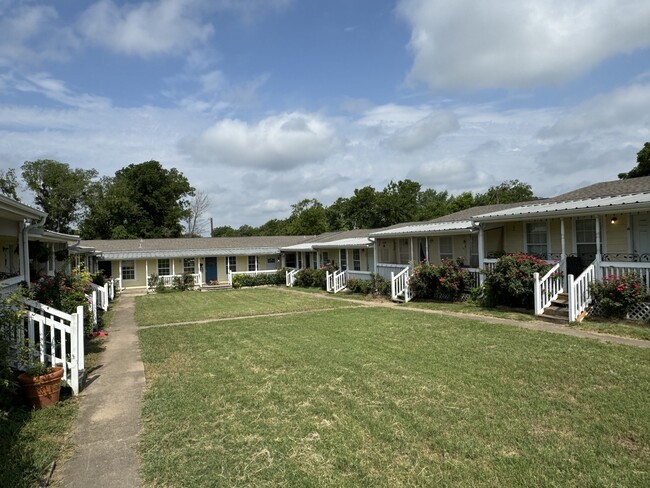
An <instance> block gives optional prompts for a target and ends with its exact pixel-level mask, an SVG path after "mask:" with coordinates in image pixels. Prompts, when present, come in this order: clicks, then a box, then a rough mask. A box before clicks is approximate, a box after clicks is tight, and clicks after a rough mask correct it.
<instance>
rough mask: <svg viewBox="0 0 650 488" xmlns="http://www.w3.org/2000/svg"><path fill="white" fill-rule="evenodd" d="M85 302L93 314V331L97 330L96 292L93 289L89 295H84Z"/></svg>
mask: <svg viewBox="0 0 650 488" xmlns="http://www.w3.org/2000/svg"><path fill="white" fill-rule="evenodd" d="M86 300H88V303H89V304H90V313H91V314H93V330H95V331H96V330H97V301H98V300H97V292H96V291H95V290H94V289H93V291H92V292H90V295H86Z"/></svg>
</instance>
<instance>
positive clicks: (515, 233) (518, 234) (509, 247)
mask: <svg viewBox="0 0 650 488" xmlns="http://www.w3.org/2000/svg"><path fill="white" fill-rule="evenodd" d="M503 232H504V236H503V243H504V246H503V247H504V249H503V250H504V251H505V252H507V253H516V252H522V251H523V250H524V224H523V222H508V223H507V224H505V225H504V228H503Z"/></svg>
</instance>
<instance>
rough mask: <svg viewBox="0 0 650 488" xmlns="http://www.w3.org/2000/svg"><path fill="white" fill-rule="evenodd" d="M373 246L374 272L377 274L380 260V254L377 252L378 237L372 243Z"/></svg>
mask: <svg viewBox="0 0 650 488" xmlns="http://www.w3.org/2000/svg"><path fill="white" fill-rule="evenodd" d="M372 246H373V258H374V259H373V263H372V272H373V273H375V274H377V261H378V260H379V254H377V239H376V238H375V240H374V241H373V243H372Z"/></svg>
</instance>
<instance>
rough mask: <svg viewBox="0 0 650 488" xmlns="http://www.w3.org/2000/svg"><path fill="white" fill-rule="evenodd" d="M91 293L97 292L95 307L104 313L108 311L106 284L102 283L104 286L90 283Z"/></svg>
mask: <svg viewBox="0 0 650 488" xmlns="http://www.w3.org/2000/svg"><path fill="white" fill-rule="evenodd" d="M90 286H92V288H93V291H95V292H97V307H99V308H101V309H102V310H103V311H104V312H106V311H107V310H108V301H109V299H110V298H109V297H110V295H109V292H108V282H106V283H104V286H99V285H96V284H95V283H91V284H90Z"/></svg>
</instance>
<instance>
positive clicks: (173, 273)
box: [172, 258, 176, 276]
mask: <svg viewBox="0 0 650 488" xmlns="http://www.w3.org/2000/svg"><path fill="white" fill-rule="evenodd" d="M175 275H176V260H175V259H173V258H172V276H175Z"/></svg>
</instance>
